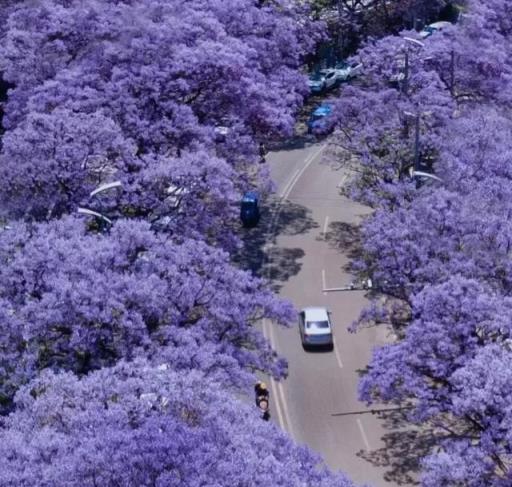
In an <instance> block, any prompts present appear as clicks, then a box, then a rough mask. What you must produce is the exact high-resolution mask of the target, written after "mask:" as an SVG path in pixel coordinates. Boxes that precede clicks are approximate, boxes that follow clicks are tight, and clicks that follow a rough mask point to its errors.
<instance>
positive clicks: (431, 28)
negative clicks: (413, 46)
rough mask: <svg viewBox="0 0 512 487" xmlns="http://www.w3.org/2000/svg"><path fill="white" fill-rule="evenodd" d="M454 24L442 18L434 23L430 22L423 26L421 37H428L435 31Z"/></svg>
mask: <svg viewBox="0 0 512 487" xmlns="http://www.w3.org/2000/svg"><path fill="white" fill-rule="evenodd" d="M451 25H453V24H452V23H451V22H446V21H445V20H440V21H439V22H434V23H433V24H429V25H427V26H425V27H424V28H423V30H422V31H421V32H420V38H421V39H426V38H427V37H430V36H431V35H432V34H433V33H434V32H437V31H440V30H443V29H444V28H446V27H449V26H451Z"/></svg>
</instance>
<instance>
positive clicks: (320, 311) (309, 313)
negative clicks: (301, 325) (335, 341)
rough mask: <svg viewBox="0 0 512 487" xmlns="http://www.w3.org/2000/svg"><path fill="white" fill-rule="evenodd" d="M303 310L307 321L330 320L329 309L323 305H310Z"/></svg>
mask: <svg viewBox="0 0 512 487" xmlns="http://www.w3.org/2000/svg"><path fill="white" fill-rule="evenodd" d="M302 312H303V313H304V315H305V319H306V321H328V319H329V317H328V315H327V309H326V308H321V307H313V306H311V307H308V308H304V309H303V310H302Z"/></svg>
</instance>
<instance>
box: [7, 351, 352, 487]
mask: <svg viewBox="0 0 512 487" xmlns="http://www.w3.org/2000/svg"><path fill="white" fill-rule="evenodd" d="M0 439H1V441H0V484H4V485H12V486H25V485H33V486H43V485H49V484H51V485H63V484H66V485H69V486H80V487H89V486H90V487H93V486H97V485H102V486H107V487H108V486H117V485H141V486H164V485H166V486H183V485H188V486H191V487H193V486H199V485H211V486H219V487H220V486H227V485H241V486H242V485H243V486H255V485H279V486H283V487H296V486H297V485H302V484H304V485H305V484H307V485H312V484H314V485H318V486H320V487H350V486H352V485H353V484H352V483H351V482H349V481H348V480H347V479H346V478H345V477H344V476H343V475H341V474H336V475H335V474H331V473H328V472H327V471H326V470H325V469H324V468H322V467H319V465H318V460H319V459H318V458H317V457H316V456H315V455H313V454H312V453H311V452H309V451H308V450H307V449H306V448H304V447H299V446H296V445H294V444H293V443H292V441H291V440H290V439H289V438H287V437H286V436H285V435H284V434H283V433H282V432H280V431H279V430H278V429H277V428H276V426H275V425H273V424H272V423H265V422H262V421H261V419H260V418H259V415H258V413H257V411H256V410H255V407H254V406H253V405H252V404H251V405H250V406H248V405H247V404H244V403H242V402H241V401H240V400H238V399H235V398H233V397H229V396H227V394H226V390H225V387H223V386H222V385H220V384H219V383H217V382H213V381H211V380H208V379H207V378H206V377H205V376H204V375H203V374H201V373H200V372H197V371H196V372H194V371H189V372H186V373H185V372H183V373H180V374H177V373H174V372H172V371H170V370H168V369H167V367H166V365H165V363H163V364H160V366H155V365H150V364H149V363H148V362H146V361H143V360H140V359H139V360H137V361H135V362H131V363H127V362H121V363H120V364H118V365H117V366H116V367H115V368H113V369H109V368H105V369H102V370H100V371H98V372H94V373H92V374H90V375H89V376H87V377H84V378H82V379H77V377H76V376H74V375H73V374H70V373H58V374H55V373H53V372H49V371H46V372H44V373H43V374H41V376H40V377H39V378H38V379H36V380H34V381H33V382H31V383H30V384H28V385H27V386H26V387H24V388H23V389H22V390H20V392H19V393H18V394H17V396H16V412H15V413H13V414H11V415H10V416H8V417H7V418H6V419H5V425H4V428H2V429H1V430H0Z"/></svg>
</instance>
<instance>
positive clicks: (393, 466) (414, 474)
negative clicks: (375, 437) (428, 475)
mask: <svg viewBox="0 0 512 487" xmlns="http://www.w3.org/2000/svg"><path fill="white" fill-rule="evenodd" d="M377 416H378V417H379V418H380V419H382V421H383V423H382V425H383V427H384V429H386V430H388V432H387V433H384V435H383V436H382V438H381V439H382V441H383V443H384V446H383V447H382V448H379V449H377V450H371V451H366V450H360V451H359V452H358V453H357V456H358V457H360V458H363V459H364V460H366V461H368V462H369V463H371V464H372V465H375V466H379V467H383V468H384V469H386V472H385V473H384V480H386V481H388V482H393V483H396V484H398V485H404V486H405V485H406V486H411V485H419V474H420V471H421V460H422V459H423V458H424V457H426V456H427V455H428V454H429V453H430V452H431V451H432V449H433V448H434V446H435V445H436V444H439V437H438V436H439V432H437V433H436V432H435V431H434V430H433V429H432V428H428V427H422V428H421V429H419V428H417V427H415V426H412V425H411V423H410V422H409V421H408V420H407V411H406V410H405V411H404V410H396V411H387V412H384V413H382V412H381V413H377Z"/></svg>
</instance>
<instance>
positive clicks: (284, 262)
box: [233, 200, 319, 290]
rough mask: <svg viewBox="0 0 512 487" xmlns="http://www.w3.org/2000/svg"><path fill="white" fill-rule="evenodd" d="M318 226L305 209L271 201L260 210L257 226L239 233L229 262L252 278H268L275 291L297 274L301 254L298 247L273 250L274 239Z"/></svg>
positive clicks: (300, 232)
mask: <svg viewBox="0 0 512 487" xmlns="http://www.w3.org/2000/svg"><path fill="white" fill-rule="evenodd" d="M318 226H319V225H318V224H317V223H316V222H315V221H314V220H313V218H312V217H311V211H310V210H309V209H307V208H306V207H305V206H302V205H299V204H297V203H292V202H290V201H283V202H282V203H281V204H279V201H278V200H272V201H270V202H269V203H267V204H266V205H265V206H264V207H263V208H262V214H261V220H260V222H259V224H258V225H257V226H256V227H254V228H248V229H243V230H242V232H241V240H242V248H241V249H240V250H239V251H238V252H237V253H236V254H235V255H234V256H233V260H234V262H236V263H237V264H238V265H239V266H240V267H241V268H243V269H246V270H250V271H251V272H252V273H253V274H254V275H256V276H259V277H263V278H266V279H270V280H271V281H272V287H273V288H274V290H279V288H280V287H281V285H282V283H284V282H286V281H287V280H288V279H290V277H292V276H294V275H296V274H298V272H299V271H300V268H301V263H300V262H299V261H300V259H302V258H303V257H304V255H305V254H304V251H303V250H302V249H301V248H285V247H276V246H275V244H276V241H277V238H278V237H279V236H293V235H302V234H306V233H307V232H309V231H311V230H313V229H315V228H318Z"/></svg>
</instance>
